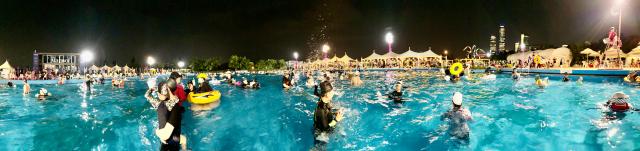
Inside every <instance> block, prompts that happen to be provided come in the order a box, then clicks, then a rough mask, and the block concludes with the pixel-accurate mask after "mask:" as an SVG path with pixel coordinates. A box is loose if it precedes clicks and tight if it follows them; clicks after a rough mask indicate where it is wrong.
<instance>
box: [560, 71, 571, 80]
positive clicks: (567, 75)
mask: <svg viewBox="0 0 640 151" xmlns="http://www.w3.org/2000/svg"><path fill="white" fill-rule="evenodd" d="M569 81H571V79H569V73H567V72H565V73H563V74H562V82H569Z"/></svg>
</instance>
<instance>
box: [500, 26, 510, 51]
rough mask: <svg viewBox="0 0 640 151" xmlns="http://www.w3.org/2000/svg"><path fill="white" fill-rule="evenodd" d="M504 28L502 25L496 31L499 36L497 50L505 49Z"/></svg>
mask: <svg viewBox="0 0 640 151" xmlns="http://www.w3.org/2000/svg"><path fill="white" fill-rule="evenodd" d="M506 32H507V31H506V29H505V28H504V26H500V30H499V31H498V36H499V38H500V43H499V44H498V51H499V52H506V51H508V50H507V43H506V39H507V37H506V36H507V35H506Z"/></svg>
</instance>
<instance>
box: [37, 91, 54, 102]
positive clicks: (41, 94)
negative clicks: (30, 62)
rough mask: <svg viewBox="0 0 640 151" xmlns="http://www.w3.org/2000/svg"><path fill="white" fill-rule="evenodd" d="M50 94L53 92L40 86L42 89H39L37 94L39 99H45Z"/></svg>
mask: <svg viewBox="0 0 640 151" xmlns="http://www.w3.org/2000/svg"><path fill="white" fill-rule="evenodd" d="M49 96H51V93H49V92H48V91H47V89H45V88H40V91H38V94H36V97H38V100H45V99H46V98H47V97H49Z"/></svg>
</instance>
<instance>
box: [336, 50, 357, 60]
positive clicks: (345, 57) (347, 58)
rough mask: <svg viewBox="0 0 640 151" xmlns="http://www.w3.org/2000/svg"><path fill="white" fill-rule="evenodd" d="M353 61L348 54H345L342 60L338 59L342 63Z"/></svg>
mask: <svg viewBox="0 0 640 151" xmlns="http://www.w3.org/2000/svg"><path fill="white" fill-rule="evenodd" d="M351 60H353V59H351V57H349V55H347V52H345V53H344V56H342V57H340V59H338V61H340V62H349V61H351Z"/></svg>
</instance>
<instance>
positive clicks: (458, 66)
mask: <svg viewBox="0 0 640 151" xmlns="http://www.w3.org/2000/svg"><path fill="white" fill-rule="evenodd" d="M462 70H463V69H462V63H459V62H457V63H454V64H453V65H451V67H449V73H451V75H456V76H457V75H460V73H462Z"/></svg>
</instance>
